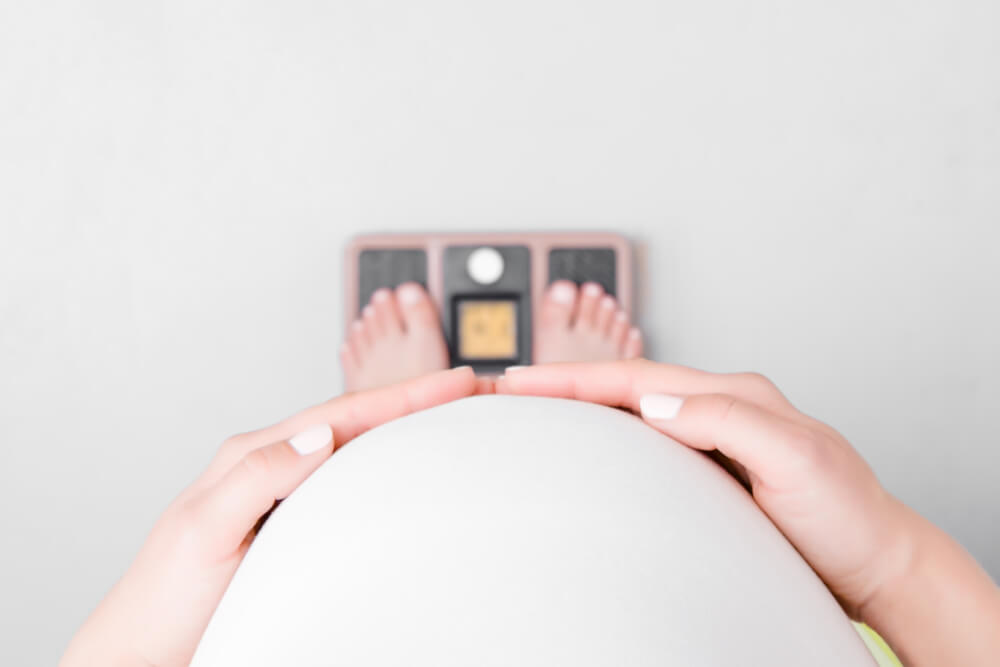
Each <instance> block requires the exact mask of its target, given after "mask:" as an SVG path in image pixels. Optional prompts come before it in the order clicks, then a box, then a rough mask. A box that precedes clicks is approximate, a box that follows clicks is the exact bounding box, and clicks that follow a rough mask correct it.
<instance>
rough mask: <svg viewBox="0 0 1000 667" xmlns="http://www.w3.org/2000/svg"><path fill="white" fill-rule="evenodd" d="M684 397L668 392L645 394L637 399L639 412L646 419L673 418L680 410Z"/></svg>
mask: <svg viewBox="0 0 1000 667" xmlns="http://www.w3.org/2000/svg"><path fill="white" fill-rule="evenodd" d="M683 404H684V399H683V398H682V397H680V396H671V395H670V394H646V395H645V396H643V397H642V398H640V399H639V412H641V413H642V416H643V417H645V418H646V419H673V418H674V417H676V416H677V413H678V412H680V411H681V405H683Z"/></svg>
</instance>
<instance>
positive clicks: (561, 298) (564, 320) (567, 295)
mask: <svg viewBox="0 0 1000 667" xmlns="http://www.w3.org/2000/svg"><path fill="white" fill-rule="evenodd" d="M576 297H577V289H576V285H575V284H573V283H571V282H570V281H568V280H557V281H555V282H554V283H552V284H551V285H549V287H548V289H547V290H545V296H544V297H543V299H542V311H541V313H540V319H541V325H542V326H543V327H546V328H559V329H566V328H568V327H569V323H570V320H572V319H573V308H574V306H576Z"/></svg>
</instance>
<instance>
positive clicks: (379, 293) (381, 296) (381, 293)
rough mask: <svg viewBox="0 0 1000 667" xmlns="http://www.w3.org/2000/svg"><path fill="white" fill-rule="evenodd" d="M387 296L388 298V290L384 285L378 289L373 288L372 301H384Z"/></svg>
mask: <svg viewBox="0 0 1000 667" xmlns="http://www.w3.org/2000/svg"><path fill="white" fill-rule="evenodd" d="M388 298H389V290H387V289H386V288H384V287H380V288H379V289H377V290H375V293H374V294H372V301H386V300H387V299H388Z"/></svg>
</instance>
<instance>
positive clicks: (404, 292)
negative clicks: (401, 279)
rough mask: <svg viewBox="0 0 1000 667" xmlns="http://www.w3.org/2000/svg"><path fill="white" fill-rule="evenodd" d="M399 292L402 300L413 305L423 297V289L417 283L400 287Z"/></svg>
mask: <svg viewBox="0 0 1000 667" xmlns="http://www.w3.org/2000/svg"><path fill="white" fill-rule="evenodd" d="M398 294H399V300H400V301H402V302H403V303H405V304H407V305H408V306H412V305H413V304H415V303H417V302H418V301H420V299H421V298H422V297H423V290H422V289H420V288H419V287H417V286H416V285H403V286H401V287H400V288H399V290H398Z"/></svg>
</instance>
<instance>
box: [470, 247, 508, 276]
mask: <svg viewBox="0 0 1000 667" xmlns="http://www.w3.org/2000/svg"><path fill="white" fill-rule="evenodd" d="M465 268H466V270H467V271H468V272H469V277H470V278H472V279H473V280H475V281H476V282H477V283H479V284H480V285H492V284H493V283H495V282H496V281H498V280H500V277H501V276H502V275H503V268H504V266H503V255H501V254H500V253H499V251H497V250H496V248H477V249H476V250H474V251H472V254H470V255H469V259H468V261H467V262H466V265H465Z"/></svg>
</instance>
